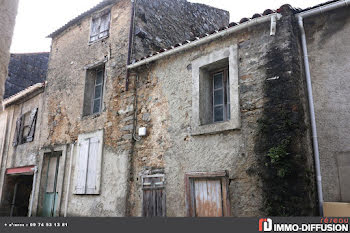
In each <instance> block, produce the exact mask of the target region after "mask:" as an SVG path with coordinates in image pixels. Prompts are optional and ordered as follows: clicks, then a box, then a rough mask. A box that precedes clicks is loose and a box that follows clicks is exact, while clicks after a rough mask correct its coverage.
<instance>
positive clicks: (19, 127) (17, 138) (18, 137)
mask: <svg viewBox="0 0 350 233" xmlns="http://www.w3.org/2000/svg"><path fill="white" fill-rule="evenodd" d="M23 119H24V115H21V116H20V117H18V119H17V121H16V130H15V135H14V137H13V142H12V145H13V146H17V145H18V144H21V143H22V132H23Z"/></svg>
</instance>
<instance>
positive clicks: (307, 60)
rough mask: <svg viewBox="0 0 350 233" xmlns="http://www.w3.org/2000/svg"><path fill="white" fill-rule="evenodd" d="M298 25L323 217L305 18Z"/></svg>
mask: <svg viewBox="0 0 350 233" xmlns="http://www.w3.org/2000/svg"><path fill="white" fill-rule="evenodd" d="M298 23H299V28H300V31H301V43H302V47H303V54H304V66H305V75H306V86H307V94H308V100H309V111H310V118H311V130H312V144H313V148H314V158H315V170H316V184H317V193H318V208H319V212H320V215H321V216H323V193H322V176H321V166H320V154H319V150H318V139H317V129H316V118H315V106H314V100H313V95H312V84H311V75H310V66H309V59H308V52H307V46H306V35H305V29H304V24H303V18H302V17H301V16H299V17H298Z"/></svg>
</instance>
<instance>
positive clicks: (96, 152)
mask: <svg viewBox="0 0 350 233" xmlns="http://www.w3.org/2000/svg"><path fill="white" fill-rule="evenodd" d="M100 143H101V142H100V140H99V138H97V137H95V138H90V146H89V159H88V174H87V187H86V194H99V191H100V190H99V187H100V176H101V175H100V170H101V169H100V168H101V158H100V155H101V153H100Z"/></svg>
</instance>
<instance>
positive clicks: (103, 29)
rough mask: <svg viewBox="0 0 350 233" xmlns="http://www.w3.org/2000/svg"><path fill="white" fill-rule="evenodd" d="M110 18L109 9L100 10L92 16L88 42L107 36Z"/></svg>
mask: <svg viewBox="0 0 350 233" xmlns="http://www.w3.org/2000/svg"><path fill="white" fill-rule="evenodd" d="M110 18H111V13H110V11H104V12H101V13H99V14H97V15H95V16H94V17H93V18H92V20H91V32H90V42H94V41H96V40H98V39H102V38H105V37H108V36H109V26H110Z"/></svg>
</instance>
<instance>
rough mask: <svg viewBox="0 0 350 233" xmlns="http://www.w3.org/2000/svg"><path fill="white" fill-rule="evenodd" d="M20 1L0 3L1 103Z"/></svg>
mask: <svg viewBox="0 0 350 233" xmlns="http://www.w3.org/2000/svg"><path fill="white" fill-rule="evenodd" d="M17 7H18V0H1V1H0V34H1V40H0V102H1V101H2V97H3V95H4V83H5V79H6V77H7V67H8V64H9V59H10V46H11V42H12V35H13V29H14V27H15V20H16V15H17Z"/></svg>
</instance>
